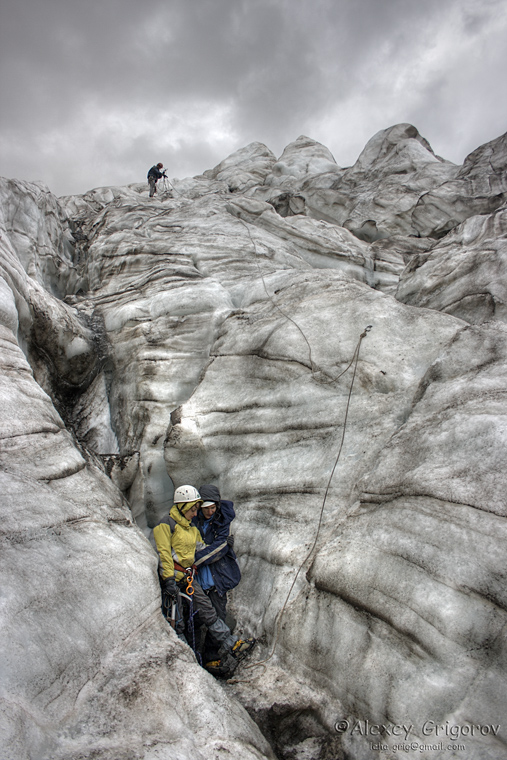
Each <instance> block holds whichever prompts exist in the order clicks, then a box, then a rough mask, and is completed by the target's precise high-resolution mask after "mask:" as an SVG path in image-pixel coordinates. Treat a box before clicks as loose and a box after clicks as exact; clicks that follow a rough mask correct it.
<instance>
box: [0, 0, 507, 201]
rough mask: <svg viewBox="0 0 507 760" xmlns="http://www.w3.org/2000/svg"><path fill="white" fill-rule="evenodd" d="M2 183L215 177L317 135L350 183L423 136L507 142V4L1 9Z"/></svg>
mask: <svg viewBox="0 0 507 760" xmlns="http://www.w3.org/2000/svg"><path fill="white" fill-rule="evenodd" d="M1 3H2V4H1V11H0V28H1V32H0V57H1V61H0V63H1V76H2V80H1V81H2V84H1V101H0V102H1V116H0V174H1V175H3V176H7V177H16V178H19V179H28V180H37V179H38V180H42V181H44V182H45V183H46V184H47V185H48V186H49V187H50V189H51V190H52V191H53V192H55V193H56V194H57V195H62V194H67V193H81V192H85V191H86V190H88V189H91V188H93V187H98V186H101V185H111V184H126V183H129V182H137V181H143V180H144V179H145V177H146V172H147V169H148V168H149V167H150V166H151V165H152V164H153V163H156V162H158V161H162V162H163V163H164V165H165V166H166V167H167V168H168V171H169V176H171V177H185V176H191V175H195V174H200V173H201V172H203V171H204V170H205V169H208V168H211V167H213V166H214V165H215V164H217V163H218V162H219V161H221V160H222V159H223V158H225V157H226V156H227V155H229V153H232V152H233V151H234V150H236V149H238V148H240V147H243V146H244V145H246V144H248V143H249V142H252V141H260V142H263V143H265V144H266V145H267V146H268V147H269V148H271V150H272V151H273V152H274V153H275V154H276V155H277V156H278V155H280V154H281V152H282V151H283V148H284V147H285V145H287V144H288V143H289V142H291V141H292V140H295V139H296V138H297V137H298V136H299V135H301V134H306V135H308V136H310V137H312V138H314V139H315V140H319V141H320V142H322V143H324V144H325V145H326V146H327V147H328V148H329V149H330V150H331V152H332V153H333V155H334V156H335V158H336V161H337V162H338V164H340V165H341V166H349V165H351V164H352V163H354V161H355V160H356V158H357V156H358V155H359V153H360V151H361V149H362V148H363V147H364V145H365V143H366V142H367V140H368V139H369V138H370V137H372V136H373V135H374V134H375V133H376V132H377V131H378V130H380V129H384V128H386V127H389V126H391V125H393V124H396V123H399V122H410V123H412V124H414V125H415V126H416V127H417V128H418V129H419V131H420V132H421V134H423V136H424V137H426V139H428V140H429V142H430V143H431V145H432V147H433V149H434V150H435V152H436V153H437V154H439V155H441V156H444V157H445V158H448V159H450V160H451V161H455V162H456V163H462V161H463V159H464V158H465V156H466V155H467V153H469V152H470V151H471V150H473V149H474V148H476V147H478V146H479V145H481V144H482V143H484V142H487V141H488V140H491V139H493V138H495V137H498V136H499V135H500V134H502V133H503V132H505V131H506V130H507V76H506V71H507V44H506V41H507V2H506V0H142V2H140V1H139V0H79V1H78V0H37V1H36V2H35V1H34V0H1Z"/></svg>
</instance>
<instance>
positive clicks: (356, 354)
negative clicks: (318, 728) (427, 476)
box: [228, 219, 373, 683]
mask: <svg viewBox="0 0 507 760" xmlns="http://www.w3.org/2000/svg"><path fill="white" fill-rule="evenodd" d="M239 221H240V222H241V223H242V224H243V225H244V227H245V228H246V230H247V232H248V235H249V237H250V240H251V242H252V245H253V247H254V251H255V254H256V257H257V256H258V254H257V246H256V245H255V241H254V239H253V238H252V235H251V233H250V230H249V229H248V226H247V224H246V222H245V221H244V220H243V219H239ZM257 264H258V267H259V273H260V276H261V279H262V283H263V285H264V290H265V291H266V295H267V296H268V298H269V299H270V301H271V302H272V303H273V305H274V306H275V308H276V309H278V311H279V312H280V313H281V314H282V315H283V316H284V317H285V318H286V319H287V320H289V322H292V324H293V325H294V326H295V327H296V328H297V329H298V330H299V332H300V333H301V335H302V336H303V338H304V340H305V342H306V344H307V346H308V352H309V360H310V365H311V372H312V377H313V379H314V381H315V382H317V383H319V384H329V383H332V382H335V381H336V380H338V379H339V378H340V377H342V376H343V375H344V374H345V373H346V372H348V370H349V369H350V367H352V365H353V366H354V371H353V373H352V380H351V382H350V387H349V392H348V396H347V404H346V408H345V415H344V420H343V428H342V436H341V440H340V445H339V447H338V453H337V455H336V458H335V461H334V464H333V467H332V470H331V474H330V475H329V478H328V481H327V485H326V489H325V492H324V498H323V500H322V506H321V508H320V514H319V521H318V525H317V532H316V534H315V538H314V541H313V544H312V545H311V547H310V550H309V551H308V553H307V555H306V557H305V558H304V559H303V561H302V562H301V564H300V565H299V567H298V569H297V572H296V574H295V576H294V578H293V581H292V583H291V585H290V588H289V591H288V593H287V596H286V597H285V601H284V603H283V605H282V607H281V609H280V611H279V613H278V615H277V617H276V621H275V635H274V639H273V646H272V648H271V652H270V654H269V655H268V656H267V657H266V658H265V659H264V660H259V661H258V662H252V663H249V664H248V665H245V666H244V669H245V670H250V669H252V668H256V667H259V666H262V667H263V673H264V672H265V670H266V665H265V663H267V662H269V660H271V658H272V657H273V655H274V654H275V650H276V645H277V643H278V638H279V634H280V626H281V622H282V618H283V615H284V612H285V610H286V607H287V605H288V603H289V599H290V596H291V594H292V590H293V588H294V586H295V585H296V582H297V579H298V578H299V575H300V573H301V570H302V569H303V567H304V566H305V564H306V563H308V562H310V560H311V559H312V558H313V554H314V552H315V550H316V548H317V541H318V538H319V533H320V529H321V526H322V519H323V517H324V509H325V506H326V500H327V496H328V493H329V489H330V487H331V482H332V480H333V476H334V473H335V470H336V467H337V466H338V462H339V460H340V456H341V453H342V449H343V443H344V440H345V431H346V429H347V420H348V415H349V408H350V400H351V397H352V389H353V387H354V381H355V378H356V372H357V365H358V362H359V352H360V350H361V343H362V342H363V340H364V338H366V336H367V334H368V333H369V332H370V330H371V329H372V327H373V325H367V327H365V329H364V330H363V332H362V333H361V335H360V336H359V339H358V341H357V344H356V347H355V350H354V353H353V355H352V359H351V360H350V363H349V364H348V365H347V367H346V368H345V369H344V370H343V372H341V373H340V374H339V375H338V376H337V377H335V378H331V379H329V380H326V381H323V380H317V379H316V377H315V374H316V370H315V367H316V365H315V364H314V361H313V358H312V347H311V345H310V342H309V340H308V338H307V337H306V335H305V334H304V332H303V330H302V329H301V327H300V326H299V325H298V324H297V322H296V321H295V320H294V319H292V317H290V316H289V315H288V314H286V313H285V312H284V311H283V310H282V309H281V308H280V307H279V306H278V304H277V303H276V302H275V301H274V299H273V297H272V296H271V295H270V293H269V291H268V289H267V286H266V282H265V280H264V275H263V273H262V270H261V268H260V265H259V263H258V262H257ZM320 371H321V372H323V371H322V370H320ZM250 681H251V678H242V679H239V678H231V679H228V683H249V682H250Z"/></svg>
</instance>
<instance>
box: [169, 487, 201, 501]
mask: <svg viewBox="0 0 507 760" xmlns="http://www.w3.org/2000/svg"><path fill="white" fill-rule="evenodd" d="M200 498H201V494H200V493H199V491H198V490H197V488H194V486H178V488H177V489H176V491H175V492H174V500H173V501H174V503H175V504H184V503H186V502H187V501H199V500H200Z"/></svg>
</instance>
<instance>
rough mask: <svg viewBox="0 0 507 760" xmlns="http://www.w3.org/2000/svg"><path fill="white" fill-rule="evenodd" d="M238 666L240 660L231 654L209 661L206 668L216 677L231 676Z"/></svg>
mask: <svg viewBox="0 0 507 760" xmlns="http://www.w3.org/2000/svg"><path fill="white" fill-rule="evenodd" d="M237 666H238V660H236V659H235V658H234V657H232V656H231V655H230V654H229V655H225V657H222V658H220V660H212V661H211V662H207V663H206V664H205V666H204V669H205V670H207V671H208V673H211V675H212V676H215V678H230V677H231V676H232V674H233V673H234V671H235V670H236V668H237Z"/></svg>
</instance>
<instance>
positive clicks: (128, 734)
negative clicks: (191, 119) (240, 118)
mask: <svg viewBox="0 0 507 760" xmlns="http://www.w3.org/2000/svg"><path fill="white" fill-rule="evenodd" d="M506 144H507V141H506V138H505V136H503V137H500V138H498V139H496V140H493V141H491V143H488V144H487V145H485V146H481V147H480V148H478V149H477V150H476V151H474V152H473V153H472V154H470V156H469V157H467V159H466V160H465V162H464V164H463V166H462V167H459V166H455V165H454V164H451V163H450V162H447V161H445V160H444V159H442V158H440V157H438V156H435V154H434V153H433V151H432V149H431V146H430V145H429V144H428V143H427V141H426V140H425V139H424V138H423V137H422V136H421V135H420V134H419V132H418V131H417V129H416V128H415V127H413V126H412V125H409V124H400V125H396V126H394V127H391V128H389V129H386V130H383V131H382V132H379V133H378V134H377V135H375V136H374V137H373V138H372V139H371V140H370V141H369V143H368V144H367V145H366V147H365V149H364V150H363V152H362V153H361V155H360V156H359V158H358V160H357V162H356V164H355V165H354V166H352V167H349V168H342V167H339V166H338V165H337V164H336V162H335V160H334V158H333V156H332V155H331V153H330V152H329V150H328V149H327V148H326V147H325V146H323V145H321V144H320V143H318V142H316V141H314V140H312V139H310V138H308V137H305V136H301V137H299V138H298V139H297V140H295V141H294V142H293V143H291V144H290V145H288V146H287V148H286V149H285V151H284V152H283V154H282V155H281V156H280V157H279V158H278V159H277V157H276V156H274V154H273V153H272V152H271V151H270V150H269V148H267V147H266V146H264V145H262V144H261V143H252V144H250V145H248V146H246V147H245V148H243V149H241V150H239V151H236V152H235V153H233V154H232V155H231V156H229V157H227V158H226V159H225V160H224V161H222V162H221V163H220V164H219V165H218V166H217V167H215V168H214V169H210V170H208V171H206V172H204V174H203V175H200V176H198V177H194V178H186V179H184V180H176V179H173V180H171V183H170V186H169V187H167V188H163V187H162V186H160V187H159V192H158V193H157V195H156V196H155V197H154V198H151V199H150V198H149V197H148V187H147V185H146V184H144V183H134V184H132V185H129V186H127V187H109V188H108V187H106V188H97V189H95V190H92V191H90V192H89V193H86V194H84V195H83V196H70V197H65V198H60V199H57V198H55V197H54V196H53V195H52V194H51V193H50V191H49V190H48V189H47V188H43V187H42V186H41V185H39V184H37V183H27V182H19V181H16V180H1V182H0V196H1V198H2V217H1V229H0V232H1V239H0V246H1V258H0V266H1V268H0V361H1V363H2V374H1V376H0V399H1V404H2V416H1V423H0V426H1V427H0V463H1V470H0V479H1V481H2V484H1V493H2V499H1V510H2V528H1V534H2V538H1V541H2V554H1V559H0V565H1V571H0V572H1V574H2V584H1V588H2V592H1V602H2V605H1V609H2V627H1V629H0V630H1V632H0V637H1V640H2V641H1V647H2V652H3V655H2V663H1V671H2V679H1V690H2V691H1V696H2V704H3V708H2V715H3V718H2V723H1V732H2V734H1V743H2V747H3V748H5V749H4V755H5V757H6V758H9V760H10V759H11V758H12V760H18V758H19V759H21V758H22V759H23V760H24V758H26V759H27V760H28V759H30V760H32V759H33V758H37V759H38V760H49V758H51V759H53V758H55V759H56V760H78V758H80V757H86V756H92V755H93V757H96V758H98V759H99V760H106V759H107V760H111V759H112V758H114V760H130V758H133V757H136V758H143V759H144V758H146V760H148V758H149V759H150V760H151V759H152V758H157V759H158V760H173V758H174V759H176V758H178V760H187V758H206V759H208V758H209V759H210V760H211V758H213V759H215V758H216V759H218V758H222V757H223V758H227V757H238V758H239V757H241V758H246V759H247V760H248V758H264V757H268V758H270V757H274V752H275V751H276V752H277V753H278V756H280V757H284V758H294V757H298V758H302V757H304V758H306V759H307V760H317V758H319V757H324V756H329V757H331V756H333V757H341V756H343V753H344V752H345V753H346V756H347V757H349V758H351V759H352V760H362V758H369V757H378V756H379V753H378V752H377V751H376V750H373V749H372V747H371V742H370V741H369V740H368V737H367V736H366V735H363V734H359V732H355V733H354V734H352V733H351V732H350V731H348V732H345V733H344V734H340V733H339V732H338V733H337V732H336V731H335V729H334V725H335V723H336V721H338V720H340V719H342V718H343V719H345V718H346V719H347V720H348V721H349V726H353V725H355V724H356V725H364V721H369V723H370V724H372V725H381V724H383V725H393V724H396V725H402V724H403V725H407V726H411V740H413V741H419V742H420V743H421V744H422V743H426V744H428V745H429V744H431V743H432V741H430V739H428V737H427V736H426V735H425V734H424V732H423V725H424V724H425V722H426V723H427V722H428V721H433V722H434V723H435V724H438V725H442V726H446V725H447V726H450V725H457V726H467V725H472V724H473V725H475V726H483V727H484V726H493V727H495V731H492V730H488V731H487V732H482V733H481V731H480V728H477V729H476V730H475V733H474V735H473V736H467V738H466V742H464V743H466V747H467V749H466V753H467V754H466V756H467V760H469V759H471V760H475V759H476V758H477V760H479V758H481V760H482V759H483V758H488V759H490V760H500V759H501V758H503V757H505V745H506V743H507V734H506V725H503V724H505V704H506V703H507V694H506V686H505V684H506V678H505V675H506V674H505V668H506V656H505V623H506V619H505V610H506V604H507V600H506V599H505V580H506V578H505V576H506V562H505V557H506V552H505V540H506V535H505V533H506V527H505V517H506V512H507V500H506V496H505V494H506V493H507V468H506V467H505V463H506V461H507V423H506V405H505V388H506V379H507V378H506V359H507V328H506V325H505V320H506V318H505V294H506V284H505V283H506V273H505V255H506V242H505V241H506V221H505V219H506V213H507V209H506V206H505V201H506V197H505V193H506V192H507V190H506V187H505V168H506V164H507V152H506V149H505V146H506ZM357 351H359V353H357ZM356 360H357V361H356ZM345 423H346V424H345ZM205 482H207V483H215V484H216V485H218V487H219V488H220V491H221V493H222V496H223V497H224V498H227V499H231V500H233V501H234V504H235V509H236V514H237V517H236V520H235V522H234V525H233V531H234V533H235V549H236V550H237V554H238V557H239V562H240V564H241V569H242V575H243V578H242V582H241V584H240V585H239V586H238V588H237V589H235V590H234V592H233V593H232V595H231V597H232V598H231V602H230V605H231V609H232V610H233V611H234V613H235V615H236V617H237V619H238V626H239V628H238V630H239V631H240V632H245V633H248V634H250V635H255V636H257V637H259V638H260V642H259V644H258V645H257V649H256V650H255V651H256V654H255V655H254V656H253V659H255V658H256V657H257V658H259V659H264V658H265V657H267V656H268V655H269V654H270V652H272V647H273V645H274V644H275V643H276V647H275V650H274V655H273V657H271V658H270V659H269V660H268V662H267V663H266V664H265V665H264V666H262V667H258V668H254V669H250V670H249V669H246V668H244V667H242V668H240V669H239V671H238V680H239V682H238V683H237V684H231V685H227V686H225V687H224V686H223V685H220V684H219V683H217V682H216V681H215V680H214V679H213V678H212V677H211V676H210V675H209V674H207V673H206V672H205V671H203V670H202V669H201V668H200V667H199V665H198V664H197V662H196V661H195V658H194V656H193V654H192V652H191V650H190V649H189V648H188V647H186V646H185V645H184V644H182V643H181V642H180V641H179V640H178V639H177V638H176V637H175V635H174V633H173V631H172V629H171V628H170V627H169V626H168V625H167V624H166V623H165V621H164V619H163V617H162V615H161V612H160V596H159V588H158V580H157V558H156V556H155V554H154V552H153V549H152V548H151V545H150V543H149V541H148V540H147V538H146V537H147V535H148V534H149V531H150V528H152V527H153V526H154V525H155V524H156V522H157V521H158V520H159V519H160V518H161V517H162V516H164V514H166V513H167V511H168V509H169V507H170V505H171V504H172V496H173V491H174V488H175V487H177V486H179V485H182V484H183V483H191V484H194V485H196V486H198V485H199V484H201V483H205ZM303 563H304V564H303ZM300 568H301V571H300V573H299V575H298V577H297V581H296V584H295V586H294V589H293V591H292V594H291V597H290V599H289V602H288V604H287V605H286V607H285V609H284V613H283V617H282V618H281V620H280V621H279V622H280V625H279V626H277V625H276V621H277V616H278V615H279V613H280V610H281V608H282V605H283V604H284V602H285V600H286V596H287V592H288V590H289V588H290V586H291V584H292V582H293V580H294V578H295V577H296V572H297V571H298V569H300ZM242 705H244V706H245V707H246V708H247V710H248V712H249V713H250V716H253V717H254V718H255V721H256V722H257V724H258V725H256V723H255V722H254V721H253V720H252V718H251V717H250V716H249V715H248V714H247V712H246V711H245V709H244V707H243V706H242ZM361 722H363V723H362V724H361ZM497 726H499V728H498V730H496V727H497ZM263 734H264V735H263ZM432 739H434V737H432ZM268 740H269V741H268ZM382 741H383V742H384V741H385V743H386V744H388V745H389V746H390V747H391V751H394V750H393V749H392V748H393V746H394V742H395V739H394V738H393V737H392V736H391V737H389V735H385V736H383V737H382ZM434 743H436V739H434ZM449 752H450V751H448V750H446V749H445V748H444V749H443V750H442V752H441V753H440V754H438V755H435V750H432V749H431V750H430V749H429V750H427V751H426V752H425V751H423V752H419V751H418V752H417V756H418V757H426V758H430V757H431V758H432V759H433V758H435V757H436V756H438V757H439V758H445V759H446V760H447V758H451V757H452V756H453V755H452V754H449ZM326 753H327V754H326Z"/></svg>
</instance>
